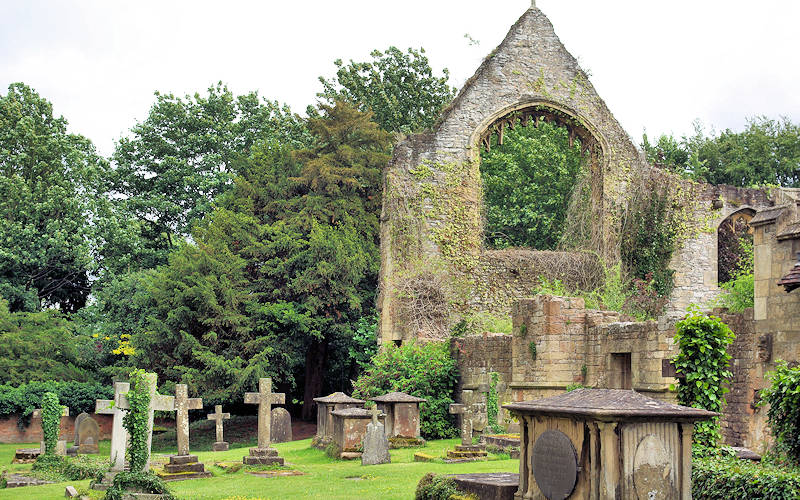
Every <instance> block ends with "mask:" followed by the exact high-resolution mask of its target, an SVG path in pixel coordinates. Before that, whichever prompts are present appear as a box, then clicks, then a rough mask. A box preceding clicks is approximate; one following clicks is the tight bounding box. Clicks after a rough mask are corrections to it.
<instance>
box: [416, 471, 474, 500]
mask: <svg viewBox="0 0 800 500" xmlns="http://www.w3.org/2000/svg"><path fill="white" fill-rule="evenodd" d="M463 495H464V494H463V493H462V492H461V491H460V490H459V489H458V488H457V487H456V482H455V481H454V480H453V478H452V477H449V476H437V475H436V474H434V473H433V472H428V473H427V474H425V475H424V476H422V479H420V480H419V483H417V490H416V492H415V494H414V500H452V499H454V498H468V497H464V496H463Z"/></svg>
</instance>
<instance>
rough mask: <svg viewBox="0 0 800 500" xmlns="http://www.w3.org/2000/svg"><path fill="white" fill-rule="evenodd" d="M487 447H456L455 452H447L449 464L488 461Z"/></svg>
mask: <svg viewBox="0 0 800 500" xmlns="http://www.w3.org/2000/svg"><path fill="white" fill-rule="evenodd" d="M486 456H487V453H486V446H484V445H482V444H474V445H469V446H467V445H463V444H459V445H456V449H455V451H453V450H447V459H446V460H445V462H447V463H455V462H474V461H477V460H486Z"/></svg>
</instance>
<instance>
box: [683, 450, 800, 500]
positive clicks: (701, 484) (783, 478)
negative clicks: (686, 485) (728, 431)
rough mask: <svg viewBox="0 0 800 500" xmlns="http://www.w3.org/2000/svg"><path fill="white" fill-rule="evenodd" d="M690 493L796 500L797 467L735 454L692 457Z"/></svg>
mask: <svg viewBox="0 0 800 500" xmlns="http://www.w3.org/2000/svg"><path fill="white" fill-rule="evenodd" d="M692 497H693V498H695V499H696V500H729V499H734V498H735V499H740V498H741V499H748V500H758V499H765V500H766V499H769V500H797V499H800V471H796V470H789V469H784V468H780V467H775V466H773V465H769V464H761V463H755V462H750V461H749V460H739V459H736V458H715V457H702V458H695V459H694V460H693V461H692Z"/></svg>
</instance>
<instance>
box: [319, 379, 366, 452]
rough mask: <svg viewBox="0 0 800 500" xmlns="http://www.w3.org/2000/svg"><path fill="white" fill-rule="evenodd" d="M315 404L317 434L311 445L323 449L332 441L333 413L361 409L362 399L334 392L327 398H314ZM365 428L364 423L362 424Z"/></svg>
mask: <svg viewBox="0 0 800 500" xmlns="http://www.w3.org/2000/svg"><path fill="white" fill-rule="evenodd" d="M314 402H315V403H317V434H316V436H314V440H313V441H312V443H311V444H312V445H313V446H316V447H318V448H325V446H327V445H328V443H330V441H331V439H333V412H334V411H336V410H344V409H347V408H363V406H364V403H366V401H364V400H363V399H356V398H351V397H350V396H348V395H347V394H345V393H343V392H334V393H333V394H331V395H329V396H325V397H322V398H314ZM364 425H365V426H366V423H365V424H364Z"/></svg>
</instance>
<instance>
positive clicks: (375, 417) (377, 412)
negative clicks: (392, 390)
mask: <svg viewBox="0 0 800 500" xmlns="http://www.w3.org/2000/svg"><path fill="white" fill-rule="evenodd" d="M370 413H371V414H372V425H374V426H375V427H378V415H380V413H381V412H380V410H378V405H375V406H373V407H372V409H371V410H370Z"/></svg>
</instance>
